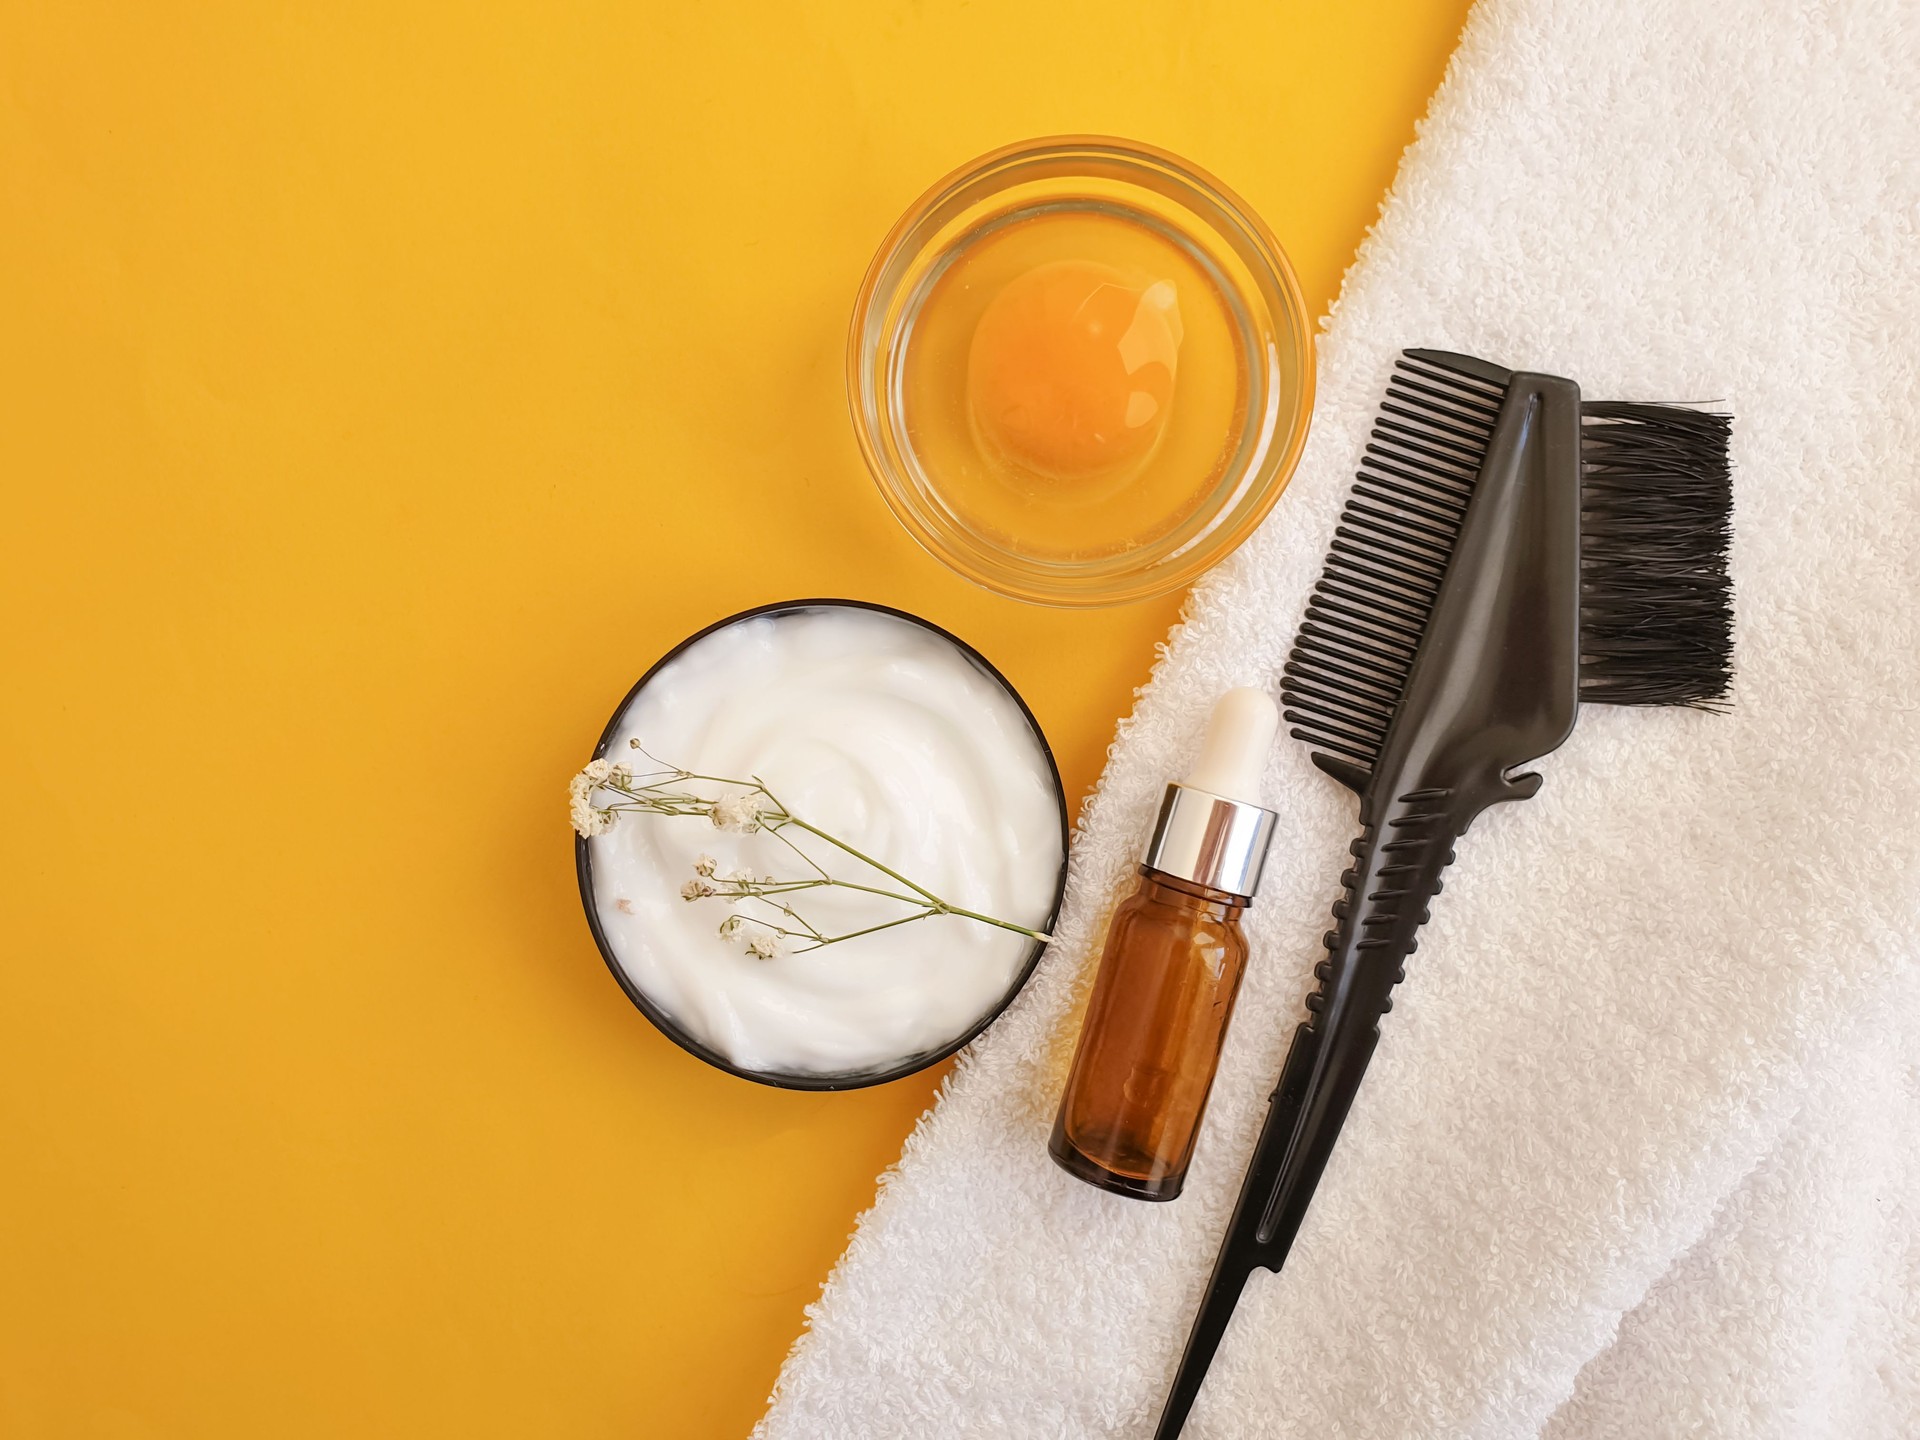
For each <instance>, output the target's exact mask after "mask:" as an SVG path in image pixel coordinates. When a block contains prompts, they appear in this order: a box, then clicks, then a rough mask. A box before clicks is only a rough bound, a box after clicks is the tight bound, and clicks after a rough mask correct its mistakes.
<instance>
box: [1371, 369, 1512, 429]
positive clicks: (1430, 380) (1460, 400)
mask: <svg viewBox="0 0 1920 1440" xmlns="http://www.w3.org/2000/svg"><path fill="white" fill-rule="evenodd" d="M1387 394H1389V395H1390V396H1392V397H1394V398H1395V399H1413V398H1414V397H1418V401H1419V403H1421V404H1422V405H1423V406H1424V407H1425V408H1427V409H1432V410H1438V411H1440V412H1441V413H1443V414H1447V415H1458V416H1466V417H1469V418H1471V419H1473V420H1475V421H1477V422H1478V423H1481V424H1484V425H1488V426H1491V425H1492V424H1493V423H1494V421H1495V420H1496V419H1498V418H1499V414H1500V402H1499V401H1498V400H1497V399H1495V398H1494V397H1492V396H1490V395H1487V394H1485V393H1483V392H1481V391H1478V390H1468V389H1465V388H1456V387H1454V386H1451V385H1449V384H1448V383H1447V382H1446V380H1445V379H1444V378H1442V377H1441V376H1439V375H1437V374H1435V373H1434V372H1433V371H1430V370H1408V371H1407V372H1405V373H1404V374H1400V375H1396V376H1394V377H1393V380H1392V383H1391V384H1389V385H1388V387H1387Z"/></svg>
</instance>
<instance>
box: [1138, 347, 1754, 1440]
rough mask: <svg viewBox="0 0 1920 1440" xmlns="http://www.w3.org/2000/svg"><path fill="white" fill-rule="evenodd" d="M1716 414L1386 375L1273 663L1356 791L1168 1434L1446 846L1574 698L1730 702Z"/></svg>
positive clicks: (1561, 388) (1303, 1182) (1727, 430)
mask: <svg viewBox="0 0 1920 1440" xmlns="http://www.w3.org/2000/svg"><path fill="white" fill-rule="evenodd" d="M1731 428H1732V422H1731V421H1730V420H1728V419H1727V418H1726V417H1725V416H1721V415H1713V414H1707V413H1704V412H1701V411H1696V410H1691V409H1686V408H1684V407H1680V406H1670V405H1641V404H1615V403H1606V404H1582V402H1581V400H1580V391H1579V387H1578V386H1576V385H1575V384H1574V383H1573V382H1572V381H1571V380H1565V379H1560V378H1558V377H1556V376H1551V375H1540V374H1533V373H1528V372H1513V371H1508V370H1504V369H1501V368H1500V367H1499V366H1497V365H1491V364H1489V363H1487V362H1486V361H1484V360H1476V359H1474V358H1473V357H1472V356H1468V355H1454V354H1449V353H1446V352H1444V351H1437V350H1409V351H1406V352H1404V353H1403V354H1402V356H1401V357H1400V359H1399V361H1398V363H1397V364H1396V365H1395V367H1394V374H1393V378H1392V380H1391V382H1390V383H1389V385H1388V387H1387V396H1386V399H1385V400H1384V401H1383V402H1382V404H1381V407H1380V414H1379V417H1378V419H1377V420H1376V421H1375V422H1374V427H1373V433H1372V435H1371V437H1370V439H1369V441H1368V443H1367V447H1366V454H1365V458H1364V459H1363V460H1362V462H1361V466H1360V472H1359V475H1358V477H1357V478H1356V480H1355V482H1354V487H1353V492H1352V494H1351V496H1350V497H1349V498H1348V501H1347V504H1346V508H1345V510H1344V511H1343V512H1342V513H1341V517H1340V522H1339V525H1338V526H1337V528H1336V529H1335V532H1334V540H1333V544H1332V547H1331V549H1330V550H1329V552H1328V555H1327V561H1326V566H1325V569H1324V570H1323V571H1322V573H1321V576H1320V580H1319V583H1318V584H1316V585H1315V586H1314V588H1313V594H1312V598H1311V599H1310V600H1309V601H1308V604H1307V615H1306V619H1305V620H1304V621H1303V622H1302V624H1301V626H1300V631H1299V635H1298V637H1297V638H1296V640H1295V641H1294V647H1293V653H1292V654H1291V656H1290V657H1289V658H1288V660H1287V663H1286V665H1285V667H1284V669H1283V671H1282V677H1283V678H1282V685H1281V698H1282V700H1283V702H1284V705H1285V711H1284V714H1285V716H1286V719H1287V722H1288V723H1289V724H1290V725H1291V726H1292V733H1293V734H1294V735H1295V736H1297V737H1298V738H1300V739H1302V740H1305V741H1306V742H1307V743H1308V744H1309V745H1310V746H1312V747H1313V759H1314V763H1315V764H1317V765H1318V766H1319V767H1320V768H1321V769H1323V770H1325V771H1326V772H1327V773H1328V774H1330V775H1332V776H1333V777H1334V778H1335V779H1337V780H1339V781H1341V782H1342V783H1343V784H1345V785H1347V786H1348V787H1350V788H1351V789H1352V790H1353V791H1354V792H1355V793H1356V794H1357V795H1359V797H1360V826H1361V831H1360V838H1359V839H1357V840H1355V841H1354V842H1353V845H1352V847H1351V849H1352V855H1353V860H1354V863H1353V865H1352V866H1351V867H1350V868H1349V869H1348V870H1347V872H1346V873H1345V874H1344V875H1342V876H1341V878H1340V883H1341V886H1342V889H1343V892H1344V893H1343V894H1342V896H1341V898H1340V899H1339V900H1338V901H1337V902H1336V903H1335V905H1334V907H1333V916H1334V922H1335V924H1334V928H1333V929H1332V930H1330V931H1328V932H1327V936H1326V946H1327V951H1328V955H1327V958H1326V959H1325V960H1323V961H1321V962H1320V964H1319V965H1318V966H1316V967H1315V970H1314V975H1315V978H1316V979H1317V980H1318V981H1319V982H1320V984H1319V988H1318V989H1316V990H1315V991H1314V993H1313V994H1311V995H1309V996H1308V997H1307V1002H1306V1005H1307V1019H1306V1021H1305V1022H1304V1023H1303V1024H1302V1025H1301V1026H1300V1027H1299V1028H1298V1029H1297V1030H1296V1031H1295V1032H1294V1038H1293V1045H1292V1048H1291V1049H1290V1050H1289V1051H1288V1053H1287V1060H1286V1065H1285V1067H1284V1069H1283V1070H1282V1072H1281V1076H1280V1084H1279V1086H1278V1088H1276V1089H1275V1091H1274V1093H1273V1100H1272V1104H1271V1105H1270V1106H1269V1108H1268V1111H1267V1118H1266V1123H1265V1125H1264V1126H1263V1128H1262V1130H1261V1133H1260V1139H1259V1142H1258V1144H1257V1145H1256V1146H1255V1149H1254V1155H1253V1160H1252V1163H1251V1164H1250V1165H1249V1167H1248V1170H1247V1178H1246V1181H1245V1182H1244V1184H1243V1186H1242V1188H1241V1192H1240V1199H1239V1202H1238V1204H1237V1205H1236V1206H1235V1208H1234V1213H1233V1219H1232V1220H1231V1222H1229V1224H1228V1227H1227V1236H1226V1240H1225V1243H1224V1244H1223V1245H1222V1247H1221V1251H1220V1257H1219V1260H1218V1261H1217V1262H1216V1263H1215V1266H1214V1273H1213V1278H1212V1280H1211V1282H1210V1283H1209V1285H1208V1287H1207V1293H1206V1297H1205V1299H1204V1300H1203V1301H1202V1302H1201V1307H1200V1313H1199V1316H1198V1317H1197V1318H1196V1319H1195V1321H1194V1327H1193V1333H1192V1335H1191V1337H1190V1338H1189V1340H1188V1342H1187V1350H1186V1354H1185V1355H1184V1357H1183V1358H1182V1360H1181V1362H1180V1369H1179V1371H1178V1373H1177V1374H1176V1375H1175V1377H1174V1383H1173V1388H1172V1391H1171V1393H1170V1394H1169V1396H1168V1399H1167V1405H1166V1409H1165V1411H1164V1412H1163V1413H1162V1416H1161V1421H1160V1427H1159V1429H1158V1431H1157V1432H1156V1434H1157V1437H1158V1440H1172V1437H1174V1436H1177V1435H1178V1434H1179V1433H1180V1429H1181V1427H1182V1425H1184V1423H1185V1421H1186V1417H1187V1414H1188V1412H1189V1411H1190V1410H1191V1409H1192V1408H1193V1403H1194V1400H1195V1399H1196V1398H1197V1397H1198V1395H1199V1392H1200V1384H1201V1382H1202V1380H1203V1379H1204V1378H1205V1375H1206V1369H1207V1366H1208V1365H1209V1364H1210V1363H1211V1361H1212V1359H1213V1354H1214V1351H1215V1350H1216V1349H1217V1348H1218V1347H1219V1344H1220V1339H1221V1336H1222V1335H1224V1334H1225V1333H1226V1328H1227V1322H1228V1321H1229V1320H1230V1319H1231V1318H1232V1315H1233V1308H1234V1305H1235V1303H1236V1302H1237V1301H1238V1299H1239V1296H1240V1292H1241V1290H1242V1289H1243V1288H1245V1285H1246V1282H1247V1279H1248V1277H1249V1276H1250V1275H1251V1274H1252V1273H1253V1271H1254V1270H1255V1269H1267V1270H1278V1269H1280V1267H1281V1266H1282V1265H1283V1264H1284V1263H1285V1261H1286V1257H1287V1252H1288V1251H1289V1249H1291V1247H1292V1245H1293V1239H1294V1236H1295V1235H1296V1234H1297V1233H1298V1231H1299V1228H1300V1224H1301V1221H1302V1220H1303V1219H1304V1218H1305V1215H1306V1210H1307V1205H1308V1202H1309V1201H1310V1200H1311V1198H1312V1195H1313V1191H1314V1187H1315V1186H1316V1185H1317V1184H1318V1183H1319V1179H1320V1174H1321V1172H1322V1170H1323V1169H1324V1168H1325V1166H1326V1163H1327V1159H1328V1157H1329V1156H1330V1155H1331V1153H1332V1150H1333V1144H1334V1140H1335V1138H1336V1136H1337V1135H1338V1133H1339V1130H1340V1126H1341V1124H1342V1122H1343V1121H1344V1120H1345V1119H1346V1114H1347V1109H1348V1107H1349V1106H1350V1105H1351V1104H1352V1102H1353V1097H1354V1094H1355V1092H1356V1091H1357V1090H1358V1088H1359V1085H1360V1079H1361V1076H1362V1075H1363V1074H1364V1073H1365V1071H1366V1067H1367V1062H1368V1060H1369V1059H1370V1058H1371V1056H1372V1054H1373V1048H1374V1045H1375V1043H1376V1042H1377V1041H1378V1039H1379V1036H1380V1030H1379V1021H1380V1017H1381V1016H1382V1015H1384V1014H1385V1013H1387V1011H1388V1010H1390V1009H1391V1008H1392V1005H1393V1001H1392V992H1393V987H1394V986H1395V985H1396V984H1398V983H1399V981H1400V980H1401V979H1402V978H1404V975H1405V970H1404V966H1405V963H1406V960H1407V957H1408V956H1409V955H1411V954H1412V953H1413V952H1414V950H1415V948H1416V944H1417V942H1416V938H1415V937H1416V934H1417V932H1418V930H1419V928H1420V926H1421V925H1422V924H1424V923H1425V922H1426V919H1427V911H1428V906H1429V905H1430V903H1431V902H1432V900H1433V897H1434V896H1436V895H1437V894H1439V892H1440V886H1441V874H1442V872H1443V871H1444V870H1445V869H1446V867H1447V866H1448V865H1450V864H1451V863H1453V846H1454V842H1455V841H1456V840H1457V839H1458V838H1459V837H1460V836H1461V835H1462V834H1464V833H1465V831H1466V829H1467V827H1468V826H1469V825H1470V824H1471V823H1472V821H1473V819H1474V817H1475V816H1476V815H1478V814H1479V813H1480V811H1482V810H1484V809H1485V808H1486V807H1487V806H1488V805H1491V804H1494V803H1496V802H1498V801H1501V800H1523V799H1526V798H1528V797H1530V796H1532V795H1534V794H1535V793H1537V792H1538V790H1539V788H1540V777H1539V775H1537V774H1518V773H1515V768H1516V767H1517V766H1520V765H1522V764H1525V763H1526V762H1527V761H1529V760H1533V759H1536V758H1538V757H1539V756H1541V755H1545V754H1546V753H1547V752H1549V751H1550V750H1553V749H1554V748H1555V747H1557V746H1558V745H1559V744H1560V743H1561V742H1562V741H1564V740H1565V739H1566V737H1567V736H1568V735H1569V734H1570V733H1571V732H1572V730H1573V724H1574V720H1575V718H1576V717H1577V715H1578V713H1579V707H1580V703H1581V702H1582V701H1603V702H1606V703H1610V704H1620V705H1689V706H1694V707H1696V708H1701V709H1717V708H1720V706H1721V703H1722V702H1723V701H1724V699H1725V696H1726V693H1727V687H1728V684H1729V680H1730V677H1731V664H1732V644H1733V640H1732V630H1733V607H1732V590H1731V585H1730V582H1729V579H1728V574H1727V551H1728V544H1729V538H1730V524H1731V513H1732V486H1731V481H1730V474H1729V467H1728V462H1727V447H1728V441H1729V437H1730V434H1731Z"/></svg>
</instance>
